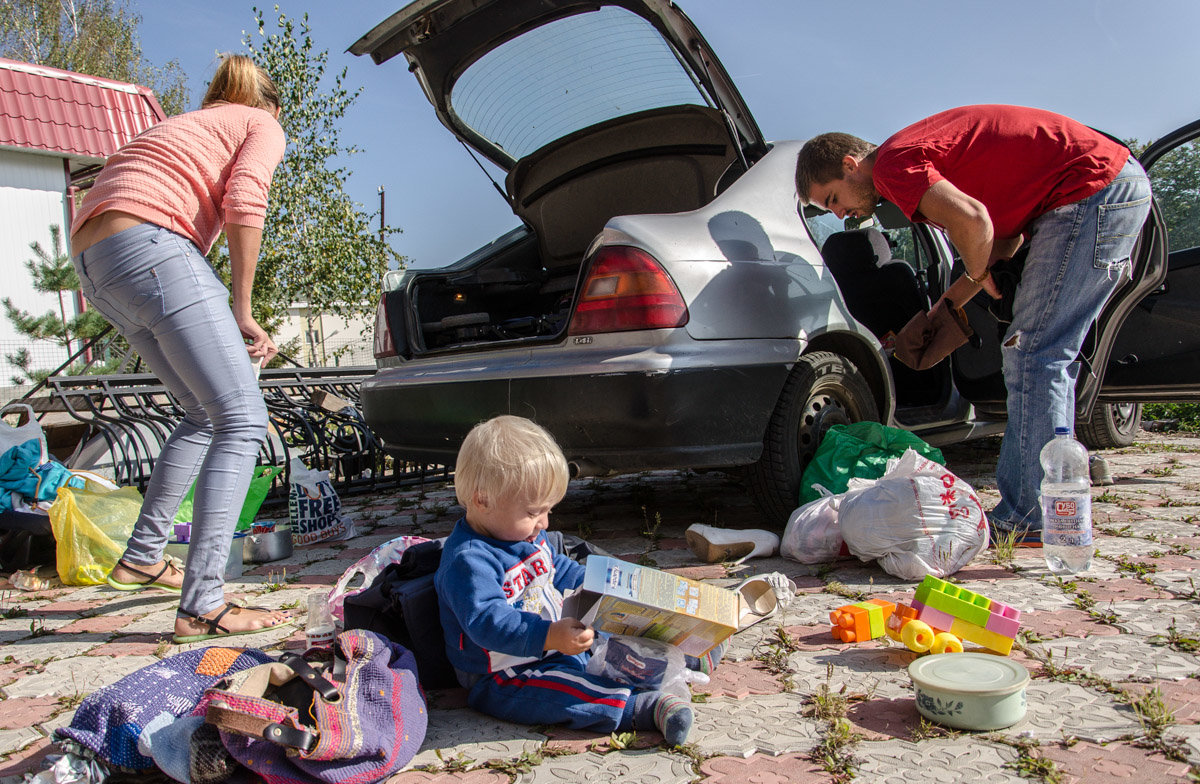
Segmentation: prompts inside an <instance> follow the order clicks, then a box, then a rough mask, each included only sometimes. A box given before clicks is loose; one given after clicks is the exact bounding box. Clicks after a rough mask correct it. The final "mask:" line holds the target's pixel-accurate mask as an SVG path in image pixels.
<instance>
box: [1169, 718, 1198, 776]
mask: <svg viewBox="0 0 1200 784" xmlns="http://www.w3.org/2000/svg"><path fill="white" fill-rule="evenodd" d="M1163 739H1164V740H1165V741H1166V742H1167V743H1171V744H1175V745H1176V746H1177V747H1178V748H1180V749H1181V750H1182V751H1183V753H1184V754H1185V755H1186V756H1187V761H1188V763H1189V764H1191V765H1196V766H1198V767H1200V725H1196V724H1177V725H1175V726H1174V727H1170V728H1168V729H1167V731H1166V732H1164V733H1163Z"/></svg>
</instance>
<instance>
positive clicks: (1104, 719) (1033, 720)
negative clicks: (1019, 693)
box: [996, 679, 1141, 743]
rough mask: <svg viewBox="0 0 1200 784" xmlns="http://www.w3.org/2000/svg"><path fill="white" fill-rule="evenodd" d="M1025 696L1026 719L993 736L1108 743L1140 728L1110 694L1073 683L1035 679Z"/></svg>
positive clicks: (1129, 712)
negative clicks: (1076, 739) (1078, 739)
mask: <svg viewBox="0 0 1200 784" xmlns="http://www.w3.org/2000/svg"><path fill="white" fill-rule="evenodd" d="M1025 694H1026V702H1027V708H1026V714H1025V718H1024V719H1023V720H1021V721H1020V722H1019V723H1017V724H1016V725H1014V726H1012V727H1007V728H1005V729H1002V730H997V731H996V734H998V735H1004V736H1006V737H1012V738H1018V737H1027V738H1035V739H1037V740H1040V741H1053V740H1058V739H1060V738H1063V737H1076V738H1080V739H1082V740H1088V741H1092V742H1095V743H1107V742H1109V741H1112V740H1114V739H1116V738H1119V737H1122V736H1124V735H1126V734H1128V733H1131V732H1137V731H1139V729H1140V727H1141V725H1140V724H1139V722H1138V720H1137V717H1136V716H1134V714H1133V711H1131V710H1129V709H1128V708H1122V707H1119V706H1118V704H1117V702H1116V701H1115V700H1114V699H1113V698H1112V697H1111V696H1110V695H1107V694H1100V693H1099V692H1096V691H1094V690H1092V689H1087V688H1084V687H1083V686H1079V685H1076V684H1074V683H1057V682H1054V681H1046V680H1040V679H1039V680H1034V681H1032V682H1030V684H1029V686H1028V687H1027V688H1026V690H1025Z"/></svg>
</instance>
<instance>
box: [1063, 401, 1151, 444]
mask: <svg viewBox="0 0 1200 784" xmlns="http://www.w3.org/2000/svg"><path fill="white" fill-rule="evenodd" d="M1141 427H1142V404H1141V403H1097V404H1096V405H1094V406H1093V407H1092V416H1091V418H1090V419H1088V420H1087V421H1086V422H1085V421H1083V420H1080V421H1078V422H1076V423H1075V433H1076V435H1078V436H1079V440H1080V441H1082V442H1083V445H1084V446H1086V447H1087V448H1088V449H1113V448H1115V447H1122V446H1129V445H1130V444H1132V443H1133V439H1134V438H1136V437H1137V434H1138V430H1140V429H1141Z"/></svg>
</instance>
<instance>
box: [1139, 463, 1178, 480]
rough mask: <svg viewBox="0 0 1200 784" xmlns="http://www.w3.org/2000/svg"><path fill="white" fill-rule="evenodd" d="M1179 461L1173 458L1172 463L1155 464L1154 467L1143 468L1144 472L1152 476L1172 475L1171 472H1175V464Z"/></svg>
mask: <svg viewBox="0 0 1200 784" xmlns="http://www.w3.org/2000/svg"><path fill="white" fill-rule="evenodd" d="M1178 462H1179V461H1178V460H1172V462H1171V463H1170V464H1168V465H1165V466H1155V467H1154V468H1146V469H1143V471H1142V473H1143V474H1149V475H1150V476H1160V477H1161V476H1170V475H1171V474H1173V473H1175V465H1176V463H1178Z"/></svg>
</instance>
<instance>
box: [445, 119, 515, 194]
mask: <svg viewBox="0 0 1200 784" xmlns="http://www.w3.org/2000/svg"><path fill="white" fill-rule="evenodd" d="M455 138H456V139H457V138H458V137H457V136H456V137H455ZM458 143H459V144H461V145H462V146H463V149H464V150H466V151H467V155H470V156H471V160H473V161H475V165H476V166H478V167H479V169H480V171H482V172H483V175H484V176H485V177H487V178H488V179H489V180H491V182H492V187H493V188H495V189H496V191H497V192H498V193H499V194H500V198H502V199H504V203H505V204H507V205H508V208H509V209H510V210H512V211H513V212H514V213H515V212H516V210H517V208H516V205H514V204H513V203H512V202H511V201H509V199H508V194H507V193H505V192H504V189H503V188H501V187H500V183H498V182H496V178H495V177H493V176H492V173H491V172H490V171H488V170H487V169H486V168H485V167H484V165H483V163H481V162H480V160H479V159H478V158H477V157H475V153H474V152H473V151H472V150H471V146H470V145H469V144H467V143H466V142H464V141H463V140H462V139H458Z"/></svg>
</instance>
